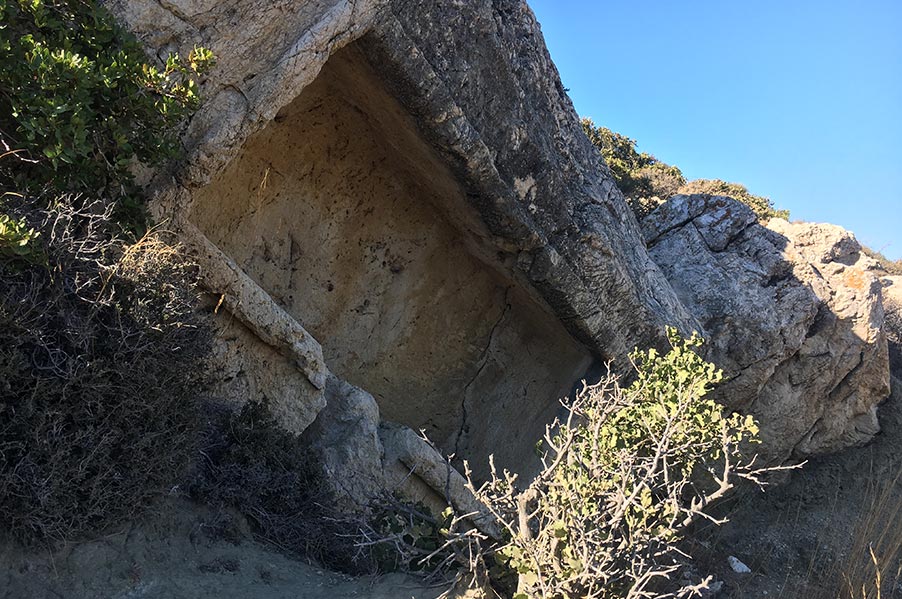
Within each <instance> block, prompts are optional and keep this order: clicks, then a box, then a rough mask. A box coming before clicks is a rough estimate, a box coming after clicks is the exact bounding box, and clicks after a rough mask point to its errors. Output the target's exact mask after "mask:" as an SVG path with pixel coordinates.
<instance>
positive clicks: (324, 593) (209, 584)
mask: <svg viewBox="0 0 902 599" xmlns="http://www.w3.org/2000/svg"><path fill="white" fill-rule="evenodd" d="M208 521H209V518H208V514H205V513H203V512H201V511H200V510H198V509H197V508H196V507H193V506H192V505H191V504H189V503H187V502H181V501H168V502H165V503H164V504H163V506H162V507H161V508H160V509H159V510H158V511H157V513H155V514H153V515H152V516H151V517H149V518H148V519H146V520H145V521H144V522H143V523H141V524H137V525H133V526H131V527H129V528H128V529H126V530H123V531H121V532H116V533H113V534H110V535H108V536H106V537H104V538H101V539H97V540H94V541H90V542H84V543H78V544H74V545H71V546H69V547H67V548H65V549H62V550H59V551H57V552H54V553H53V554H50V553H47V554H38V555H34V554H31V555H29V554H25V553H23V552H22V551H21V549H18V548H13V547H10V546H4V547H2V548H0V598H2V599H239V598H241V599H341V598H344V597H353V598H356V599H408V598H410V599H434V598H436V597H438V596H439V595H440V594H441V593H442V591H443V590H444V589H443V588H440V587H430V586H429V585H427V584H426V583H425V582H423V581H422V580H418V579H415V578H409V577H405V576H400V575H389V576H384V577H378V578H356V579H355V578H351V577H348V576H344V575H341V574H336V573H333V572H327V571H324V570H322V569H320V568H317V567H314V566H310V565H308V564H304V563H301V562H298V561H294V560H291V559H289V558H287V557H285V556H284V555H282V554H280V553H278V552H276V551H273V550H271V549H270V548H268V547H264V546H261V545H259V544H257V543H255V542H253V541H252V540H250V538H249V537H248V536H247V535H244V534H238V535H235V534H231V535H226V537H230V538H229V539H227V538H222V536H223V535H221V534H220V533H215V532H214V534H210V533H211V532H213V531H209V530H205V527H206V524H205V522H208Z"/></svg>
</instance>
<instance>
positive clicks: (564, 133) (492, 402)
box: [108, 0, 885, 502]
mask: <svg viewBox="0 0 902 599" xmlns="http://www.w3.org/2000/svg"><path fill="white" fill-rule="evenodd" d="M108 4H109V6H110V7H111V8H112V9H113V10H114V11H115V12H116V14H117V15H118V16H119V17H120V18H121V19H122V20H123V22H124V23H125V24H126V25H127V26H128V27H129V28H130V29H131V30H132V31H134V32H136V33H137V34H138V35H139V36H140V37H141V38H142V39H143V40H144V41H145V42H146V43H147V44H148V45H149V46H150V47H151V48H153V49H154V50H155V51H157V52H158V53H161V54H162V53H165V52H167V51H170V50H178V51H180V52H183V53H184V52H187V51H189V50H190V49H191V48H192V47H193V46H194V45H195V44H202V45H205V46H207V47H209V48H211V49H212V50H213V52H214V53H215V54H216V55H217V58H218V63H217V66H216V68H215V70H214V71H213V72H212V73H211V74H210V75H209V76H208V78H207V80H206V81H205V82H204V84H203V94H204V96H205V98H206V101H205V102H204V104H203V105H202V107H201V109H200V110H199V111H198V113H197V114H196V115H195V116H194V117H193V119H192V120H191V122H190V123H189V124H188V126H187V131H186V134H185V136H184V142H185V146H186V149H187V150H188V160H187V161H186V163H185V164H184V165H182V168H180V169H179V170H177V171H176V172H175V174H174V176H173V175H172V174H171V173H170V174H169V175H166V174H161V175H159V176H158V177H157V178H156V181H155V183H154V185H155V189H156V196H155V200H154V202H153V206H152V209H153V211H154V213H155V215H156V216H157V217H158V218H160V219H165V220H166V221H167V222H168V223H170V225H171V226H172V227H173V228H175V229H177V230H178V231H179V232H180V233H181V235H182V237H183V239H184V242H185V244H186V246H187V247H189V248H191V251H192V253H193V254H194V255H195V256H196V257H197V260H198V262H199V264H200V265H201V268H202V271H203V273H204V277H205V283H206V286H207V287H208V289H209V290H210V292H211V294H213V296H214V298H217V299H215V301H216V302H217V303H218V304H219V306H220V308H221V314H220V317H219V322H220V323H221V324H222V327H223V334H222V335H221V338H220V342H221V347H220V353H219V355H220V357H221V360H220V362H221V365H220V368H219V370H220V373H221V375H222V376H221V377H220V378H221V389H222V392H223V393H224V394H225V395H227V396H229V397H230V398H232V399H233V400H235V401H254V400H260V399H263V398H264V397H265V398H267V399H269V400H270V403H271V405H274V406H275V407H276V411H277V413H278V415H279V417H280V419H281V420H282V421H283V424H284V425H285V426H286V428H289V429H290V430H293V431H296V432H299V431H301V430H305V432H304V435H305V438H306V439H307V441H308V442H309V443H310V444H311V446H312V447H314V448H318V449H319V450H320V451H321V454H322V456H323V464H324V467H325V468H326V469H327V470H329V469H331V470H332V471H333V472H335V473H337V472H339V471H345V472H350V473H354V474H352V478H353V481H351V483H350V484H349V485H348V486H347V488H346V489H345V491H346V495H348V496H349V498H350V500H351V501H352V502H361V501H362V500H363V498H364V496H365V495H366V493H367V492H368V488H369V487H376V488H378V487H379V486H380V484H382V485H383V486H384V485H386V484H388V482H387V481H390V480H394V479H393V476H394V475H393V474H392V473H395V472H397V471H398V468H399V467H400V468H402V469H403V468H404V467H406V466H409V465H405V464H404V457H403V455H401V454H402V453H404V452H403V451H400V450H399V451H396V452H394V453H393V452H392V451H389V449H390V448H389V447H388V446H386V445H385V444H384V441H385V440H386V439H395V440H397V439H410V438H418V435H416V434H415V433H414V432H413V431H417V430H420V429H422V430H425V431H426V433H427V434H428V436H429V437H430V438H431V439H434V440H435V441H436V443H437V444H438V445H439V447H440V448H441V450H442V451H444V452H446V453H450V454H454V456H455V457H456V458H457V459H461V458H469V459H470V462H471V463H472V464H473V467H474V470H475V472H476V474H477V475H480V474H482V475H484V474H485V473H486V457H487V456H488V454H489V453H491V452H494V453H495V454H496V457H497V461H498V464H499V466H501V467H511V468H515V469H517V470H520V471H521V472H524V471H525V472H528V471H529V470H530V469H531V468H533V467H534V466H535V464H536V462H537V460H536V458H535V456H534V453H533V447H534V443H535V441H536V440H537V439H538V438H539V437H540V436H541V433H542V431H543V429H544V425H545V423H546V422H548V421H549V420H551V418H552V417H553V415H554V413H555V411H556V410H557V408H558V407H559V406H558V404H557V399H558V398H559V397H560V396H562V395H564V394H566V393H567V392H568V391H569V389H570V388H571V386H572V385H573V383H574V382H576V381H577V380H578V379H579V378H580V377H581V376H583V375H584V374H585V373H586V372H587V370H588V369H589V368H590V367H591V365H592V363H593V362H595V363H598V362H599V361H601V360H606V359H611V358H613V359H622V358H624V357H625V355H626V354H627V353H628V352H629V351H630V350H632V349H633V348H634V347H636V346H640V347H646V346H650V345H658V346H660V345H661V344H662V342H663V335H662V333H663V328H664V325H675V326H677V327H678V328H679V329H681V330H682V331H683V332H689V331H691V330H693V329H699V330H703V331H704V332H705V333H706V334H707V336H708V337H709V338H710V339H711V341H712V343H713V348H712V357H714V358H715V359H716V360H718V361H719V362H720V363H721V364H722V365H723V366H724V368H725V369H726V370H727V371H728V372H729V373H730V374H731V375H732V377H733V378H732V380H731V381H730V383H729V384H728V385H727V386H725V387H724V391H723V392H722V397H723V399H724V400H725V401H727V403H728V404H729V405H732V406H734V407H736V408H739V409H749V410H752V411H753V412H755V413H757V414H758V415H759V417H760V418H761V420H762V425H763V428H764V430H765V435H766V437H767V439H768V442H769V443H770V445H769V447H770V448H771V449H772V452H773V453H774V454H775V455H786V454H788V453H791V452H792V451H793V450H796V452H797V453H801V454H805V453H810V452H819V451H829V450H832V449H836V448H839V447H841V446H843V445H845V444H849V443H855V442H858V441H861V440H863V439H865V438H867V437H868V436H869V435H870V434H873V432H874V431H875V430H876V422H875V420H874V405H875V404H876V402H877V401H878V400H879V398H880V396H881V394H882V393H883V388H884V387H885V385H884V379H885V377H883V378H881V377H880V376H878V375H879V371H881V368H883V366H882V364H883V363H884V362H885V343H884V344H883V346H882V347H883V348H884V349H882V350H881V349H880V348H881V343H882V338H881V337H880V333H879V331H877V329H879V321H880V318H881V316H880V314H879V311H878V309H877V308H876V307H875V305H876V304H875V302H874V301H873V300H874V297H875V291H874V289H873V285H871V283H870V282H869V281H870V279H868V278H867V275H866V273H865V274H862V275H861V276H860V277H859V278H856V277H858V274H856V273H859V272H865V271H863V270H862V269H861V268H859V267H857V266H854V265H853V264H851V262H850V260H851V259H852V254H854V251H855V250H854V249H853V248H854V247H857V246H854V241H852V242H849V241H847V240H844V239H845V238H843V239H839V238H837V239H836V240H835V243H834V242H830V243H833V245H830V244H829V243H828V244H827V245H828V246H829V247H828V248H827V250H825V251H828V254H829V255H828V256H827V259H826V261H823V260H821V257H820V256H815V255H814V254H815V253H816V252H818V251H821V250H819V249H817V248H819V247H820V246H821V243H820V242H818V243H813V242H811V243H809V241H807V240H806V239H807V238H806V237H805V235H806V234H805V233H803V232H800V231H796V230H795V229H793V230H792V231H790V230H789V229H787V230H786V232H785V233H784V234H785V235H787V236H791V237H793V239H796V238H797V239H798V241H797V242H793V243H794V244H795V245H792V244H790V245H791V247H792V248H795V249H793V250H792V252H794V254H793V253H792V252H790V253H787V252H786V251H785V250H786V247H787V243H786V242H785V239H784V238H783V237H781V236H780V235H779V234H778V233H776V232H774V231H768V230H765V229H763V228H761V227H760V226H758V225H757V224H755V223H754V222H753V221H754V218H753V217H751V214H750V213H749V212H748V210H745V211H743V210H741V209H740V208H739V207H736V206H738V205H736V206H734V207H727V208H726V212H725V213H724V212H723V210H721V211H720V212H718V211H717V210H716V209H714V207H712V206H708V203H710V202H709V200H710V199H709V200H705V201H704V202H702V204H699V200H697V199H695V200H687V201H684V205H681V204H680V203H679V202H676V203H673V202H672V203H669V204H667V205H666V206H665V207H663V208H662V209H660V210H659V211H658V212H656V213H655V215H653V216H652V217H650V220H648V221H646V224H645V229H646V231H645V233H646V235H647V236H648V239H649V242H650V244H651V246H652V252H651V253H652V256H650V255H649V252H648V251H647V250H646V247H645V244H644V243H643V238H642V231H641V230H640V228H639V226H638V223H637V222H636V220H635V218H634V216H633V214H632V212H631V211H630V210H629V208H628V207H627V205H626V203H625V202H624V200H623V198H622V195H621V194H620V192H619V191H618V190H617V189H616V187H615V185H614V182H613V179H612V177H611V176H610V173H609V172H608V171H607V170H606V169H605V168H604V167H603V166H600V165H599V158H598V153H597V151H596V150H595V148H594V147H593V146H592V145H591V144H590V143H589V142H588V140H587V139H586V138H585V136H584V134H583V132H582V129H581V127H580V125H579V122H578V119H577V116H576V114H575V112H574V110H573V107H572V105H571V103H570V100H569V99H568V98H567V96H566V94H565V92H564V89H563V87H562V85H561V83H560V80H559V77H558V74H557V71H556V69H555V67H554V65H553V64H552V63H551V60H550V57H549V55H548V52H547V50H546V48H545V46H544V43H543V41H542V37H541V32H540V29H539V27H538V24H537V23H536V21H535V18H534V16H533V14H532V12H531V11H530V10H529V8H528V7H527V6H526V4H525V3H524V2H523V1H522V0H494V1H490V0H473V1H471V2H440V1H435V0H427V1H423V0H418V1H413V0H315V1H311V2H300V3H299V2H290V1H288V0H277V1H274V2H268V3H264V4H263V5H261V4H260V3H259V2H256V1H252V0H236V1H234V2H229V3H223V2H218V1H215V0H167V1H165V2H156V1H151V0H137V1H136V0H130V1H126V0H110V2H109V3H108ZM706 202H708V203H706ZM787 227H790V226H789V225H787ZM790 234H791V235H790ZM840 237H842V236H841V235H840ZM824 243H827V242H824ZM834 246H835V247H834ZM850 252H852V253H850ZM652 257H654V258H655V260H653V259H652ZM819 260H821V261H820V262H818V261H819ZM656 261H657V262H658V264H660V267H661V268H663V269H664V271H665V272H666V274H667V276H666V277H665V273H662V270H661V268H659V265H658V264H656ZM815 264H816V267H815V266H813V265H815ZM668 279H669V281H668ZM740 291H741V293H740ZM681 300H682V301H681ZM687 308H688V309H687ZM232 319H234V320H235V321H238V323H240V327H238V328H235V327H233V328H232V329H229V328H227V325H229V324H230V323H232V322H233V320H232ZM249 337H255V338H256V339H257V340H258V341H259V343H262V344H263V345H264V346H265V347H263V348H260V347H256V346H255V343H256V342H254V341H253V339H250V338H249ZM881 352H883V353H881ZM279 360H281V361H282V362H279ZM881 360H883V362H881ZM621 363H623V362H622V361H621ZM822 371H823V372H826V373H827V375H826V376H824V374H823V372H822ZM878 379H879V380H878ZM364 390H365V391H364ZM377 408H378V409H377ZM383 418H387V419H390V420H394V421H397V422H399V423H401V424H402V425H404V426H406V427H408V429H404V430H406V433H404V434H401V435H400V436H399V435H388V433H387V432H388V431H390V430H393V429H392V426H391V425H386V426H382V425H383V424H384V423H382V422H381V420H382V419H383ZM311 423H312V424H311ZM380 434H381V435H382V436H381V437H380ZM411 435H413V437H411ZM402 446H403V444H401V445H396V446H395V449H399V448H400V449H403V447H402ZM427 447H428V446H423V447H420V449H421V450H423V452H425V453H422V455H426V454H428V453H429V452H428V451H426V448H427ZM408 453H410V452H408ZM395 454H397V455H395ZM411 455H412V454H411ZM433 457H435V456H433ZM380 460H381V461H382V463H381V464H380ZM427 462H428V461H427ZM438 463H439V462H436V461H435V460H433V461H431V462H428V464H427V466H428V467H426V468H425V469H424V470H423V472H422V476H423V478H420V479H419V483H416V484H421V486H423V485H425V488H426V489H427V490H428V489H431V490H432V491H436V492H438V493H440V494H441V492H442V490H441V489H435V486H436V481H432V482H430V481H429V480H426V479H428V478H429V476H430V475H429V473H428V470H429V469H430V468H432V467H433V466H435V465H436V464H438ZM399 464H400V466H399ZM429 464H431V466H430V465H429ZM336 476H337V474H336ZM433 478H434V477H433ZM380 481H382V482H380ZM411 484H413V483H411ZM432 491H430V492H432Z"/></svg>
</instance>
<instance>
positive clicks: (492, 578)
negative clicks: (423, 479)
mask: <svg viewBox="0 0 902 599" xmlns="http://www.w3.org/2000/svg"><path fill="white" fill-rule="evenodd" d="M668 337H669V339H670V343H671V348H670V350H669V351H668V352H666V353H659V352H658V351H656V350H654V349H650V350H647V351H638V350H637V351H635V352H633V354H632V356H631V359H632V362H633V365H634V367H635V373H634V375H635V378H634V380H633V382H632V383H631V384H629V385H627V386H622V385H621V383H620V379H619V378H618V377H617V376H615V375H613V374H610V373H609V374H608V375H607V376H605V377H604V378H602V380H601V381H599V382H598V383H596V384H594V385H585V386H584V387H583V389H582V390H581V391H580V392H579V393H578V394H577V395H576V397H575V399H573V400H572V401H570V402H569V403H567V404H566V406H565V407H566V416H565V417H564V418H563V419H561V420H557V421H555V422H553V423H552V424H551V425H549V426H548V427H547V429H546V434H545V437H544V439H543V440H542V442H541V443H540V445H539V451H540V452H541V454H542V464H543V467H542V469H541V471H540V472H539V474H538V475H537V476H536V477H535V478H534V479H532V480H530V481H527V482H524V483H521V481H520V480H519V479H518V476H517V475H515V474H512V473H510V472H507V471H504V472H498V471H497V470H495V468H494V465H493V467H492V473H493V474H492V478H491V480H489V481H488V482H486V483H484V484H482V485H476V484H474V483H473V482H472V481H471V483H470V485H471V488H472V489H473V491H474V493H475V494H476V495H477V497H479V498H480V499H481V500H482V501H483V502H484V504H485V505H486V506H488V509H489V511H490V513H491V514H492V515H493V516H494V518H495V519H496V523H497V524H498V526H499V527H500V528H501V529H502V530H503V533H502V534H501V536H500V538H490V537H488V536H487V534H482V533H479V532H478V531H475V529H473V527H472V526H470V525H468V524H467V522H466V517H465V516H464V515H458V516H457V517H455V518H451V519H449V518H447V517H445V519H444V520H442V522H443V524H442V526H443V527H444V528H443V529H442V531H441V533H442V534H443V535H444V537H445V539H446V542H445V545H444V546H442V547H439V549H436V550H435V551H433V552H430V553H428V555H427V556H426V557H425V558H423V559H424V560H434V559H435V557H436V555H443V556H445V557H446V559H447V560H456V561H457V564H458V565H459V566H460V568H461V570H462V572H465V573H466V576H468V578H467V577H466V576H464V575H462V579H463V581H464V582H466V583H469V584H472V585H475V586H482V587H485V586H486V585H488V586H491V587H492V588H493V589H494V591H495V592H496V593H498V594H499V596H502V597H510V598H512V599H533V598H542V599H622V598H627V597H628V598H635V599H639V598H652V597H654V598H657V599H666V598H672V599H675V598H682V597H685V598H688V597H697V596H699V594H700V593H701V592H702V591H703V590H705V589H706V588H707V586H708V584H709V583H710V582H711V580H710V578H706V577H703V576H700V575H698V574H694V573H692V570H691V568H690V559H689V557H688V556H687V555H686V554H685V553H684V552H683V551H682V549H681V545H680V542H681V540H682V539H683V538H684V536H685V535H686V534H687V532H688V531H689V530H690V528H691V527H692V526H693V525H694V524H695V523H697V522H699V521H707V522H713V523H722V522H724V521H723V520H719V519H718V518H716V517H715V516H713V515H712V511H711V510H712V507H713V506H714V505H715V504H716V503H717V502H718V501H719V500H721V499H723V498H725V497H726V496H727V495H728V493H729V492H730V491H731V490H732V489H733V488H734V487H735V486H736V485H737V484H738V482H739V481H742V480H745V481H750V482H751V483H752V484H757V485H761V484H763V481H762V477H763V476H765V475H766V474H767V473H768V472H770V471H771V469H769V468H759V467H757V466H756V465H755V460H754V458H753V457H751V456H749V455H748V453H747V452H748V450H749V448H752V447H754V445H755V444H756V443H757V442H758V427H757V424H756V423H755V421H754V419H753V418H752V417H751V416H747V415H740V414H736V413H725V412H724V409H723V407H722V406H720V405H718V404H717V403H716V402H715V401H714V400H713V399H711V398H710V397H709V396H708V392H709V391H710V390H711V388H712V386H713V385H715V384H717V383H718V382H719V381H720V380H721V379H722V376H723V374H722V372H721V371H720V370H719V369H717V368H716V367H715V365H714V364H711V363H709V362H706V361H705V360H704V359H703V358H702V357H701V356H700V355H699V354H698V353H697V351H698V349H699V347H700V345H701V343H702V341H701V339H700V338H699V337H698V336H696V335H693V336H692V337H690V338H689V339H683V338H681V337H680V336H679V335H678V334H677V332H676V331H675V330H673V329H669V330H668ZM388 540H389V541H390V542H393V543H397V537H389V539H388ZM443 551H444V553H442V552H443Z"/></svg>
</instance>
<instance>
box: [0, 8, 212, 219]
mask: <svg viewBox="0 0 902 599" xmlns="http://www.w3.org/2000/svg"><path fill="white" fill-rule="evenodd" d="M211 60H212V56H211V54H210V52H209V51H208V50H205V49H202V48H197V49H195V50H194V51H193V52H191V54H190V55H189V56H188V57H187V59H186V60H182V59H180V58H179V57H178V56H176V55H172V56H170V57H169V58H168V60H167V61H166V64H165V66H164V67H163V68H162V69H158V68H156V67H154V66H151V65H150V64H148V62H147V57H146V56H145V54H144V52H143V51H142V49H141V48H140V46H139V45H138V43H137V41H136V40H135V39H134V37H133V36H131V35H130V34H128V33H127V32H125V31H124V30H122V29H121V28H120V27H119V26H118V25H117V24H116V22H115V21H114V19H113V18H112V16H111V15H110V14H109V13H108V12H107V11H106V10H105V9H104V8H103V7H101V6H99V5H98V4H97V3H96V2H94V1H93V0H0V80H2V81H3V93H0V146H2V149H0V154H2V155H3V159H2V160H0V181H2V184H3V185H4V186H5V187H6V188H7V191H9V190H12V189H15V190H18V191H19V192H23V193H27V194H31V195H37V194H39V193H41V192H42V191H44V190H45V189H46V188H48V187H49V188H52V189H53V190H55V191H57V192H65V193H85V194H87V195H90V196H94V197H96V196H98V195H99V196H102V197H106V198H109V199H110V200H113V201H117V202H118V206H119V210H120V213H121V214H120V216H122V218H123V219H125V220H132V221H134V220H136V219H137V220H139V215H138V213H136V210H137V209H138V206H139V205H140V196H139V194H138V192H137V190H136V189H135V186H134V185H133V176H132V171H131V167H132V165H133V164H134V163H135V162H136V161H138V162H144V163H148V164H152V165H158V164H160V163H162V162H164V161H166V160H168V159H170V158H172V157H174V156H176V155H177V153H178V150H179V143H178V136H177V135H176V126H177V125H178V123H179V122H180V120H181V119H182V118H183V117H185V116H186V115H187V114H189V113H190V112H191V111H193V110H194V109H195V108H196V106H197V102H198V96H197V83H196V80H195V77H196V76H197V75H198V74H199V73H201V72H202V71H203V70H204V69H206V68H207V67H208V66H209V65H210V63H211Z"/></svg>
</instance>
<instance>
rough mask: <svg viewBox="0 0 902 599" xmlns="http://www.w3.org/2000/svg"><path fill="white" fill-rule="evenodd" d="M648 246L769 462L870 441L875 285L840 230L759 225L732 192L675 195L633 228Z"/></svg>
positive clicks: (883, 370)
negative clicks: (756, 430)
mask: <svg viewBox="0 0 902 599" xmlns="http://www.w3.org/2000/svg"><path fill="white" fill-rule="evenodd" d="M642 227H643V231H644V234H645V238H646V241H647V243H648V246H649V252H650V253H651V255H652V257H653V258H654V259H655V261H656V262H657V263H658V265H659V266H661V268H662V269H663V270H664V272H665V273H667V276H668V277H669V279H670V281H671V284H672V285H673V287H674V289H675V290H676V292H677V294H678V295H679V296H680V299H682V301H683V302H684V304H685V305H686V307H687V308H689V310H690V311H692V312H693V314H695V316H696V317H697V318H698V319H699V321H700V323H701V324H702V326H703V328H704V334H705V335H706V337H707V338H708V339H709V351H710V355H709V358H710V359H711V360H713V361H714V362H716V363H717V364H718V365H719V366H721V367H722V368H723V369H724V370H725V372H726V374H727V377H728V379H729V380H728V381H727V382H726V383H724V384H722V385H721V386H719V388H718V389H717V391H716V394H717V397H718V398H719V399H720V400H721V401H722V402H723V403H725V404H726V405H728V406H730V407H732V408H735V409H739V410H742V411H748V412H751V413H753V414H755V415H756V416H757V417H758V418H759V421H760V423H761V429H762V436H763V438H764V440H765V445H764V449H765V452H766V454H768V455H769V456H770V457H775V458H785V457H788V456H790V455H795V456H805V455H811V454H818V453H825V452H830V451H835V450H838V449H841V448H843V447H847V446H849V445H854V444H859V443H862V442H864V441H867V440H869V439H870V438H871V437H872V436H873V435H874V434H875V433H876V432H877V431H878V430H879V426H878V423H877V417H876V408H877V405H878V404H879V403H880V402H881V401H883V400H884V399H885V398H886V397H887V396H888V395H889V367H888V361H887V360H888V358H887V343H886V337H885V333H884V330H883V319H884V315H883V306H882V302H881V293H880V282H879V280H878V279H877V277H876V276H875V275H874V274H873V272H872V270H871V269H872V268H873V262H872V261H871V260H870V259H869V258H867V257H866V256H864V255H863V254H862V252H861V247H860V246H859V244H858V242H857V241H856V240H855V238H854V237H853V236H852V235H851V234H850V233H848V232H847V231H845V230H843V229H842V228H840V227H837V226H834V225H820V224H812V223H788V222H786V221H784V220H780V219H773V220H771V221H770V223H769V224H768V226H767V227H764V226H762V225H760V224H758V223H757V221H756V218H755V215H754V214H753V213H752V211H751V210H750V209H749V208H748V207H747V206H745V205H743V204H741V203H739V202H736V201H734V200H732V199H729V198H724V197H717V196H708V195H692V196H675V197H673V198H671V199H670V200H669V201H668V202H667V203H665V204H664V205H662V206H661V207H660V208H658V209H657V210H656V211H655V212H653V213H652V214H650V215H649V216H648V217H647V218H646V219H645V220H644V221H643V223H642Z"/></svg>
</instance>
